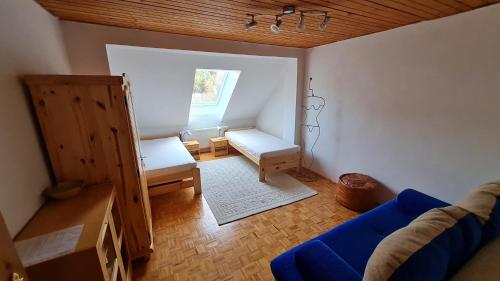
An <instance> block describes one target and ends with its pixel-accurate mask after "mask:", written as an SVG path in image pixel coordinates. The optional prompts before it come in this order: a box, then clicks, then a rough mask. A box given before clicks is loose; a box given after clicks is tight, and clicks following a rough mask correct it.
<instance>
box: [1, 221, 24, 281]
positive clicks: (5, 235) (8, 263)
mask: <svg viewBox="0 0 500 281" xmlns="http://www.w3.org/2000/svg"><path fill="white" fill-rule="evenodd" d="M16 274H17V275H16ZM0 281H29V279H28V275H26V270H25V269H24V267H23V265H22V264H21V261H20V260H19V257H18V256H17V252H16V248H15V247H14V242H12V239H11V237H10V234H9V231H8V230H7V226H6V225H5V221H4V220H3V217H2V214H1V213H0Z"/></svg>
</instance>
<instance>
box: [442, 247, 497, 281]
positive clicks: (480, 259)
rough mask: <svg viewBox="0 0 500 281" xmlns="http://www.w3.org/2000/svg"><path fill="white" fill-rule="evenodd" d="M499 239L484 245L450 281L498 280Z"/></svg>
mask: <svg viewBox="0 0 500 281" xmlns="http://www.w3.org/2000/svg"><path fill="white" fill-rule="evenodd" d="M499 258H500V238H497V239H496V240H493V241H491V242H490V243H488V244H486V245H485V246H484V247H483V248H482V249H481V250H480V251H479V252H478V253H477V254H476V255H475V256H474V257H472V258H471V259H470V260H469V261H468V262H467V263H466V264H465V265H464V266H463V267H462V268H461V269H460V271H459V272H458V273H457V274H455V276H453V278H451V281H470V280H481V281H498V280H500V262H499Z"/></svg>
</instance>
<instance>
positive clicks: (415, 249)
mask: <svg viewBox="0 0 500 281" xmlns="http://www.w3.org/2000/svg"><path fill="white" fill-rule="evenodd" d="M481 234H482V226H481V223H480V222H479V220H478V219H477V218H476V216H475V215H474V214H472V213H469V212H468V211H466V210H464V209H462V208H460V207H456V206H449V207H445V208H437V209H432V210H430V211H428V212H426V213H424V214H423V215H421V216H419V217H418V218H417V219H415V220H414V221H412V222H411V223H410V224H409V225H408V226H407V227H404V228H401V229H400V230H398V231H396V232H394V233H393V234H391V235H389V236H388V237H386V238H385V239H384V240H382V241H381V242H380V244H379V245H378V246H377V248H376V249H375V251H374V252H373V254H372V256H371V257H370V259H369V261H368V264H367V266H366V269H365V273H364V280H366V281H382V280H429V281H434V280H436V281H438V280H439V281H441V280H447V279H448V278H450V277H451V276H452V275H453V274H454V273H455V272H456V271H457V270H458V269H459V268H460V267H461V266H462V265H463V264H464V263H465V262H466V261H467V260H468V259H469V258H470V257H471V256H472V255H473V254H474V253H475V252H476V251H477V249H478V248H479V245H480V242H481Z"/></svg>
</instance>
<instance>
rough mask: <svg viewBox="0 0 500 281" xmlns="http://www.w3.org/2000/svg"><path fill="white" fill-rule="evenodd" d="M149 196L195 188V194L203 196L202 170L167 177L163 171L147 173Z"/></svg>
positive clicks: (194, 169)
mask: <svg viewBox="0 0 500 281" xmlns="http://www.w3.org/2000/svg"><path fill="white" fill-rule="evenodd" d="M146 180H147V183H148V189H149V196H156V195H160V194H165V193H169V192H172V191H176V190H180V189H183V188H189V187H194V194H201V178H200V168H197V167H196V168H192V169H191V170H188V171H184V172H179V173H175V174H170V175H165V174H164V173H162V172H161V171H146Z"/></svg>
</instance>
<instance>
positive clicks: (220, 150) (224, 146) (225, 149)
mask: <svg viewBox="0 0 500 281" xmlns="http://www.w3.org/2000/svg"><path fill="white" fill-rule="evenodd" d="M210 152H212V155H213V156H214V157H217V156H224V155H228V154H229V143H228V142H227V139H226V138H225V137H218V138H211V139H210Z"/></svg>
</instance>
